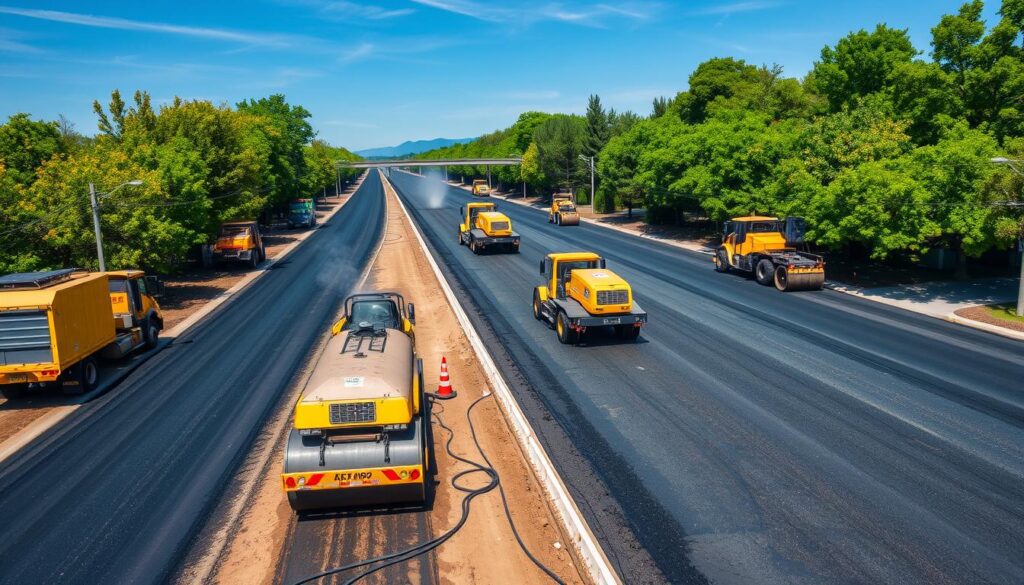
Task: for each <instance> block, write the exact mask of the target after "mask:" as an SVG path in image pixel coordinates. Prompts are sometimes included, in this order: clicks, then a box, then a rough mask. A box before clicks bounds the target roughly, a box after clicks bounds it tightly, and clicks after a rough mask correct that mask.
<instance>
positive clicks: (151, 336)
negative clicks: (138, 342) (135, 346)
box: [142, 317, 160, 350]
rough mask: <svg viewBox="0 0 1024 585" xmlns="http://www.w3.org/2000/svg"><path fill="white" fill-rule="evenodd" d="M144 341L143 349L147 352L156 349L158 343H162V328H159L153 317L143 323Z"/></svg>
mask: <svg viewBox="0 0 1024 585" xmlns="http://www.w3.org/2000/svg"><path fill="white" fill-rule="evenodd" d="M142 339H143V341H144V344H143V347H144V348H146V349H147V350H149V349H153V348H155V347H156V344H157V342H158V341H160V327H159V326H157V323H156V321H154V320H153V317H147V318H146V320H145V321H144V322H143V323H142Z"/></svg>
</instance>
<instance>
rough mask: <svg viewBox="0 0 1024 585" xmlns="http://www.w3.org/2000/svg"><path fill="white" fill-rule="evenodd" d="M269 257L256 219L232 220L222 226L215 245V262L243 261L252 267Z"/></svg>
mask: <svg viewBox="0 0 1024 585" xmlns="http://www.w3.org/2000/svg"><path fill="white" fill-rule="evenodd" d="M266 259H267V248H266V245H265V244H264V243H263V234H261V233H260V226H259V224H257V223H256V222H255V221H252V220H248V221H231V222H227V223H225V224H222V225H221V226H220V233H219V234H218V235H217V242H216V243H214V245H213V261H214V263H218V264H219V263H223V262H242V263H245V264H247V265H248V266H250V267H252V268H256V267H257V266H259V263H260V262H263V261H264V260H266Z"/></svg>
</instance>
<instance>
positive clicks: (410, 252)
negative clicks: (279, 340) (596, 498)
mask: <svg viewBox="0 0 1024 585" xmlns="http://www.w3.org/2000/svg"><path fill="white" fill-rule="evenodd" d="M364 288H365V289H367V290H374V289H377V290H394V291H398V292H400V293H401V294H402V295H403V296H404V297H405V298H406V300H407V301H408V302H412V303H414V304H415V306H416V316H417V324H416V347H417V350H418V351H419V353H420V356H421V357H422V359H423V362H424V370H425V371H424V376H425V379H426V381H427V390H428V391H433V390H435V389H436V386H437V380H438V377H439V372H440V362H441V357H442V356H445V357H447V359H448V364H449V369H450V373H451V380H452V384H453V386H454V387H455V389H456V390H457V392H458V397H457V398H455V399H453V400H449V401H445V402H439V403H436V404H435V406H434V407H433V412H434V413H435V414H437V415H439V416H440V417H441V418H442V419H443V420H444V422H445V424H446V425H448V426H449V427H451V428H452V429H453V430H454V431H455V438H454V440H453V441H452V448H453V450H454V451H455V452H456V453H458V454H459V455H460V456H463V457H466V458H469V459H473V460H481V457H480V454H479V453H478V452H477V450H476V448H475V446H474V444H473V441H472V437H471V435H470V429H469V424H468V422H467V420H466V411H467V409H468V408H469V406H470V404H471V403H472V402H473V401H474V400H475V399H477V398H478V397H480V396H482V394H483V392H484V391H485V390H486V389H487V387H488V386H487V380H486V377H485V375H484V373H483V370H482V369H481V367H480V365H479V363H478V362H477V359H476V355H475V353H474V352H473V350H472V348H471V347H470V345H469V342H468V340H467V339H466V337H465V334H464V333H463V331H462V329H461V328H460V326H459V324H458V321H457V320H456V318H455V315H454V313H453V312H452V310H451V307H449V306H448V304H447V301H446V300H445V297H444V295H443V293H442V292H441V290H440V287H439V285H438V283H437V280H436V278H435V277H434V274H433V272H432V270H431V268H430V265H429V263H428V262H427V259H426V256H425V255H424V253H423V251H422V250H421V249H420V247H419V245H418V243H417V242H416V239H415V235H414V234H413V232H412V228H411V226H410V225H409V223H408V220H407V219H406V218H405V216H404V215H403V214H402V211H401V209H400V207H399V205H398V203H397V201H396V200H395V199H394V195H393V194H390V195H389V205H388V225H387V231H386V232H385V235H384V241H383V243H382V246H381V249H380V252H379V254H378V256H377V258H376V261H375V262H374V264H373V266H372V268H371V272H370V274H369V278H368V282H367V284H366V285H365V286H364ZM296 391H297V388H295V389H292V390H291V391H290V394H294V393H295V392H296ZM288 404H290V402H289V403H288ZM282 412H283V414H282V413H277V414H276V415H275V416H274V418H273V422H272V423H271V424H270V425H268V430H265V431H264V433H263V434H262V435H261V444H262V447H260V448H259V449H257V450H256V451H259V457H253V456H250V458H249V459H247V461H246V463H245V464H244V465H243V469H242V471H241V472H240V479H242V480H243V481H244V478H245V477H255V478H258V479H257V480H256V482H255V484H254V485H253V489H252V491H251V493H250V494H249V495H245V494H238V495H237V496H236V502H237V503H236V504H234V505H237V506H239V510H240V512H239V515H238V518H237V520H235V521H234V522H233V523H231V524H229V525H224V526H220V527H218V528H216V529H214V530H207V531H206V532H207V533H208V535H209V538H210V540H209V541H204V538H203V537H201V538H200V539H199V542H203V547H204V548H207V549H210V550H212V551H222V552H220V553H219V554H217V555H216V558H211V559H209V560H208V561H207V562H213V563H214V564H215V568H214V571H213V573H212V578H210V579H206V580H207V581H209V582H215V583H220V584H225V585H235V584H239V585H240V584H243V583H244V584H250V583H260V584H271V583H275V582H277V581H278V580H280V578H281V575H282V573H283V565H285V564H286V563H288V562H289V561H294V562H298V561H295V559H291V558H290V557H288V558H286V557H287V556H288V555H300V556H302V557H306V558H307V559H311V561H309V562H308V564H313V565H315V566H317V567H318V568H326V567H328V566H337V565H339V564H345V563H348V562H352V561H353V560H355V559H356V558H361V557H360V552H365V553H367V554H369V552H371V551H375V552H378V553H379V552H383V551H385V550H389V551H390V550H397V549H400V548H404V547H407V546H410V545H412V544H414V542H413V541H410V536H411V537H412V538H413V539H415V538H416V535H417V534H420V533H422V534H420V536H419V538H426V537H427V536H428V535H429V536H437V535H440V534H442V533H444V532H445V531H447V530H448V529H449V528H450V527H452V526H454V525H455V524H456V523H457V522H458V520H459V517H460V514H461V504H462V499H463V497H464V495H465V494H464V493H463V492H460V491H457V490H455V489H453V488H452V487H451V479H452V477H453V476H454V474H456V473H458V472H459V471H462V470H464V469H467V468H468V467H467V466H466V465H464V464H462V463H460V462H458V461H455V460H453V459H452V458H451V457H449V456H448V454H447V453H446V452H445V449H444V442H445V441H446V440H447V439H448V435H447V433H446V432H445V431H444V430H443V429H442V428H440V427H439V426H438V425H437V424H436V423H435V424H434V426H433V429H434V446H433V454H434V457H435V459H436V476H435V478H434V479H435V482H436V490H435V497H434V500H433V506H432V508H430V509H428V510H426V511H420V512H417V513H405V514H379V515H365V514H362V515H359V516H355V517H353V516H344V515H342V516H341V517H327V518H323V519H314V520H310V519H304V520H303V521H302V523H301V525H300V524H299V523H298V522H297V521H296V516H295V515H294V514H293V513H292V511H291V509H290V508H289V507H288V504H287V501H286V499H285V497H284V495H283V494H282V492H281V488H280V485H279V482H278V479H277V473H278V472H279V467H280V461H281V459H282V457H283V447H284V440H283V433H281V432H280V431H279V430H277V429H278V425H279V422H280V421H281V419H280V417H281V416H284V417H285V422H287V420H289V418H288V417H289V415H290V409H285V410H283V411H282ZM473 422H474V425H475V428H476V432H477V436H478V439H479V440H480V443H481V447H482V448H483V449H484V451H485V452H486V453H487V455H488V457H489V458H490V459H491V461H492V462H494V463H495V465H496V468H497V470H498V473H499V474H500V475H501V483H502V485H503V486H504V488H505V490H506V494H507V496H508V501H509V507H510V510H511V513H512V516H513V518H514V519H515V522H516V527H517V528H518V530H519V532H520V534H521V536H522V537H523V540H524V541H525V543H526V544H527V546H528V547H529V548H530V550H531V551H532V552H533V554H534V555H536V556H537V557H538V558H539V559H540V560H541V561H542V562H543V563H544V564H545V565H547V566H548V567H550V568H551V569H552V570H554V571H555V572H556V573H557V574H558V575H559V576H561V577H562V578H563V579H564V580H565V581H566V582H567V583H583V582H584V580H583V578H582V577H581V575H580V572H579V571H578V570H577V568H576V566H575V564H574V561H573V558H572V556H571V555H570V553H569V551H568V547H566V546H565V543H566V540H565V539H564V536H563V535H562V533H561V532H560V530H559V524H558V523H557V522H556V521H555V518H554V516H553V515H552V513H551V511H550V510H549V508H548V505H547V501H546V496H545V493H544V491H543V489H542V488H541V487H540V485H539V484H538V483H537V482H536V480H535V478H534V477H533V474H532V473H531V471H530V468H529V465H528V464H527V462H526V460H525V459H524V457H523V455H522V453H521V452H520V451H519V446H518V443H517V442H516V441H515V438H514V436H513V435H512V432H511V430H510V429H509V427H508V426H507V423H506V422H505V419H504V416H503V414H502V412H501V410H500V408H499V406H498V404H497V402H496V401H494V400H493V399H487V400H485V401H484V402H482V403H481V404H479V405H478V406H477V407H476V408H475V409H474V411H473ZM281 428H287V424H285V425H284V427H281ZM275 436H276V438H275ZM264 438H265V440H264ZM260 474H262V475H263V477H262V478H260V477H259V476H260ZM464 483H465V484H468V485H479V484H480V478H479V477H473V476H470V477H468V478H466V479H465V481H464ZM225 499H226V500H232V497H228V498H225ZM230 505H232V504H229V503H222V504H219V507H225V506H230ZM424 525H425V526H426V528H425V529H424V528H423V526H424ZM310 534H314V535H316V536H315V538H312V539H310V538H309V535H310ZM218 535H219V536H218ZM218 539H219V541H218ZM299 539H301V540H299ZM311 542H312V543H313V544H310V543H311ZM300 546H302V547H306V549H304V550H297V549H298V548H299V547H300ZM310 546H314V547H315V548H316V549H317V550H307V549H308V547H310ZM211 554H212V553H211ZM430 554H431V555H432V556H431V558H429V559H420V560H415V561H412V562H410V563H408V564H407V565H406V566H399V567H396V568H395V570H394V571H383V572H381V573H379V574H376V575H373V576H370V577H368V578H367V579H364V580H363V581H361V582H365V583H371V584H372V583H388V582H395V580H396V579H398V580H399V581H401V582H410V583H422V582H424V581H428V582H429V581H432V580H433V579H424V578H423V577H422V575H423V574H424V573H428V574H429V573H430V571H426V572H425V571H422V570H419V569H418V568H417V567H420V566H421V565H420V563H421V562H427V563H428V565H430V566H435V567H436V573H437V579H438V580H439V582H441V583H458V584H463V583H526V584H530V583H549V582H550V580H549V579H548V578H547V577H546V576H545V575H544V574H543V573H542V572H541V571H540V570H539V569H538V568H537V567H536V566H534V565H533V564H532V563H531V562H530V560H529V559H528V558H527V557H526V556H525V555H524V554H523V553H522V552H521V551H520V549H519V548H518V546H517V544H516V540H515V536H514V534H513V533H512V530H511V528H510V527H509V524H508V521H507V520H506V518H505V514H504V511H503V507H502V502H501V496H500V494H499V493H498V491H496V490H495V491H492V492H490V493H487V494H485V495H483V496H480V497H478V498H476V499H474V500H473V503H472V510H471V513H470V517H469V520H468V522H467V523H466V524H465V525H464V526H463V527H462V529H461V530H460V531H459V532H458V533H456V534H455V536H453V537H452V538H451V539H450V540H448V541H447V542H445V543H444V544H443V545H441V546H440V547H439V548H437V549H435V550H434V551H433V552H432V553H430ZM201 565H202V562H199V563H197V566H201ZM208 574H209V573H203V572H202V571H199V570H196V571H192V572H190V573H186V574H185V575H184V578H182V579H180V582H186V581H189V580H196V579H195V578H196V577H198V576H205V575H208Z"/></svg>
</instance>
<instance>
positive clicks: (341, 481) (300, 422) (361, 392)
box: [281, 292, 429, 512]
mask: <svg viewBox="0 0 1024 585" xmlns="http://www.w3.org/2000/svg"><path fill="white" fill-rule="evenodd" d="M414 321H415V312H414V308H413V306H412V304H411V303H410V304H408V305H406V304H405V300H404V299H403V298H402V296H401V295H399V294H398V293H393V292H374V293H364V294H358V295H352V296H350V297H349V298H348V299H346V300H345V305H344V315H343V316H342V318H341V319H340V320H338V321H337V322H336V323H334V326H333V327H332V328H331V332H330V334H331V337H330V339H329V340H328V341H327V344H326V347H325V348H324V350H323V353H321V354H320V357H319V359H318V360H317V362H316V365H315V366H314V369H313V373H312V374H311V375H310V377H309V380H308V381H307V382H306V386H305V387H304V388H303V389H302V393H301V395H300V396H299V400H298V402H296V404H295V412H294V418H293V426H292V429H291V432H290V433H289V437H288V444H287V446H286V449H285V459H284V472H283V473H282V474H281V483H282V487H283V489H284V492H285V494H287V497H288V502H289V504H290V505H291V507H292V509H294V510H296V511H300V512H301V511H304V510H313V509H323V508H338V507H350V506H364V505H381V504H383V505H392V504H398V503H402V502H422V501H424V499H425V497H426V492H425V490H426V477H425V476H426V473H427V471H428V468H427V461H428V460H429V459H428V448H429V445H428V441H427V437H428V435H427V430H428V429H427V425H428V423H426V422H425V416H424V413H425V408H426V404H425V396H424V393H423V363H422V361H421V360H420V359H419V357H418V356H417V354H416V344H415V335H414V325H413V323H414Z"/></svg>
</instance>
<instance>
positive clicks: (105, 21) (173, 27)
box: [0, 6, 297, 46]
mask: <svg viewBox="0 0 1024 585" xmlns="http://www.w3.org/2000/svg"><path fill="white" fill-rule="evenodd" d="M0 14H12V15H15V16H23V17H26V18H35V19H38V20H49V21H52V22H62V23H66V24H77V25H80V26H88V27H94V28H111V29H118V30H131V31H140V32H155V33H162V34H171V35H182V36H189V37H199V38H206V39H213V40H220V41H232V42H238V43H246V44H250V45H263V46H291V45H294V44H296V43H295V41H296V40H297V39H295V38H290V37H284V36H281V35H269V34H261V33H249V32H242V31H236V30H230V29H223V28H208V27H195V26H184V25H177V24H167V23H162V22H146V21H141V20H129V19H126V18H117V17H108V16H92V15H90V14H78V13H74V12H62V11H58V10H37V9H34V8H15V7H12V6H0Z"/></svg>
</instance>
